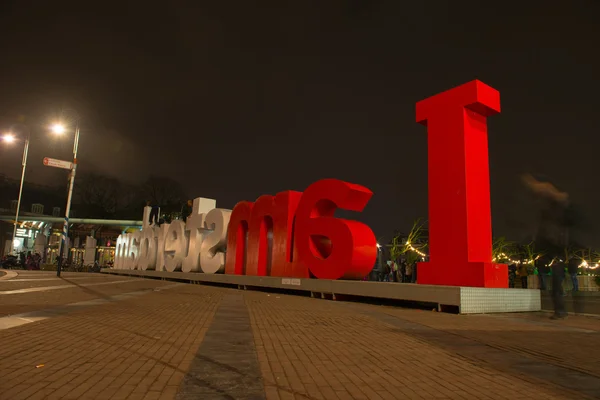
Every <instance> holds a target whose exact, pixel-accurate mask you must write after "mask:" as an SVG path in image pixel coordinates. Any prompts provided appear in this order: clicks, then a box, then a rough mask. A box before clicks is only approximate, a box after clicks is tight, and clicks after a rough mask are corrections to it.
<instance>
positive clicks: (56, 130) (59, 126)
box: [50, 124, 65, 135]
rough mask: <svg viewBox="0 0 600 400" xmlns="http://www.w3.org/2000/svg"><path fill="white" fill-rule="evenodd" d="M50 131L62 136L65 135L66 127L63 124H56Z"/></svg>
mask: <svg viewBox="0 0 600 400" xmlns="http://www.w3.org/2000/svg"><path fill="white" fill-rule="evenodd" d="M50 129H51V130H52V132H54V133H56V134H57V135H62V134H63V133H65V126H64V125H63V124H54V125H52V126H51V127H50Z"/></svg>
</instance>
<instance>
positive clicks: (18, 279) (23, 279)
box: [8, 276, 105, 282]
mask: <svg viewBox="0 0 600 400" xmlns="http://www.w3.org/2000/svg"><path fill="white" fill-rule="evenodd" d="M96 278H105V277H103V276H98V277H96V276H89V277H83V276H82V277H77V278H71V277H69V278H67V279H69V280H75V279H77V280H81V279H96ZM62 280H64V278H15V279H10V280H9V281H8V282H39V281H62Z"/></svg>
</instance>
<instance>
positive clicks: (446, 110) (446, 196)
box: [416, 80, 508, 288]
mask: <svg viewBox="0 0 600 400" xmlns="http://www.w3.org/2000/svg"><path fill="white" fill-rule="evenodd" d="M499 112H500V94H499V93H498V91H497V90H495V89H493V88H491V87H489V86H487V85H485V84H484V83H482V82H480V81H477V80H475V81H472V82H469V83H467V84H465V85H462V86H459V87H457V88H454V89H451V90H448V91H446V92H443V93H440V94H438V95H435V96H433V97H430V98H428V99H425V100H422V101H420V102H418V103H417V112H416V114H417V122H419V123H421V124H423V125H425V126H427V131H428V167H429V246H430V260H429V262H427V263H420V264H419V267H418V268H419V269H418V281H419V283H420V284H430V285H451V286H473V287H489V288H506V287H508V269H507V266H506V265H502V264H494V263H493V262H492V224H491V207H490V182H489V179H490V178H489V165H488V164H489V161H488V141H487V121H486V119H487V117H488V116H490V115H493V114H496V113H499Z"/></svg>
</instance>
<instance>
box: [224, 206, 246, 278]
mask: <svg viewBox="0 0 600 400" xmlns="http://www.w3.org/2000/svg"><path fill="white" fill-rule="evenodd" d="M252 206H253V204H252V203H251V202H249V201H240V202H239V203H237V204H236V205H235V207H233V211H232V213H231V218H230V219H229V229H228V231H227V254H226V255H225V273H226V274H235V275H244V274H245V273H246V271H245V269H246V259H247V254H246V253H247V248H246V236H247V234H248V224H249V222H250V215H251V214H252Z"/></svg>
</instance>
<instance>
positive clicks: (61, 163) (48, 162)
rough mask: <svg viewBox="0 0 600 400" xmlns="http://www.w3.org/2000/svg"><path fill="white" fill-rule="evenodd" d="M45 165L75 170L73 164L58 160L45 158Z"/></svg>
mask: <svg viewBox="0 0 600 400" xmlns="http://www.w3.org/2000/svg"><path fill="white" fill-rule="evenodd" d="M44 165H45V166H47V167H55V168H63V169H73V163H72V162H69V161H63V160H57V159H56V158H48V157H44Z"/></svg>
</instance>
